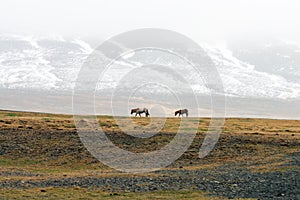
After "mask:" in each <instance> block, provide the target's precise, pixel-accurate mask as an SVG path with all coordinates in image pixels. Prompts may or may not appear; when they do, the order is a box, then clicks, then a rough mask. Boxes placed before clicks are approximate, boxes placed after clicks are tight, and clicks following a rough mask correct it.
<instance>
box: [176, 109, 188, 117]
mask: <svg viewBox="0 0 300 200" xmlns="http://www.w3.org/2000/svg"><path fill="white" fill-rule="evenodd" d="M177 114H179V116H178V117H180V115H182V116H183V114H185V116H186V117H188V116H189V111H188V109H182V110H177V111H175V117H176V115H177Z"/></svg>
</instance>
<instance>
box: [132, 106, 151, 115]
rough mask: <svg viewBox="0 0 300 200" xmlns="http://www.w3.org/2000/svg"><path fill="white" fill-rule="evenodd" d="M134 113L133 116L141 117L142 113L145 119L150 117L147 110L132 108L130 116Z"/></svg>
mask: <svg viewBox="0 0 300 200" xmlns="http://www.w3.org/2000/svg"><path fill="white" fill-rule="evenodd" d="M133 113H135V116H137V115H139V116H140V117H141V114H142V113H145V115H146V117H148V116H150V113H149V110H148V109H147V108H134V109H131V113H130V114H131V115H132V114H133Z"/></svg>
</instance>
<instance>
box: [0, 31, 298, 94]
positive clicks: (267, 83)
mask: <svg viewBox="0 0 300 200" xmlns="http://www.w3.org/2000/svg"><path fill="white" fill-rule="evenodd" d="M203 49H204V51H205V52H206V53H207V54H208V55H209V57H210V58H211V59H212V61H213V62H214V63H215V65H216V66H217V69H218V71H219V73H220V76H221V78H222V81H223V85H224V90H225V93H226V95H227V96H232V97H243V98H265V99H300V48H299V47H298V46H297V45H290V44H288V43H280V44H269V45H267V46H265V47H264V48H261V47H260V46H258V47H257V46H254V47H253V46H250V47H249V46H247V45H244V46H242V47H241V46H237V45H231V46H229V47H228V48H212V47H209V46H203ZM92 51H93V49H92V47H91V46H90V45H89V44H88V43H87V42H85V41H83V40H80V39H65V38H63V37H58V36H55V37H25V36H12V35H1V36H0V89H26V90H35V91H52V92H53V91H60V92H66V93H70V92H71V91H72V89H73V87H74V83H75V81H76V77H77V74H78V72H79V70H80V67H81V66H82V64H83V63H84V61H85V60H86V58H87V56H88V55H89V54H90V53H91V52H92ZM137 56H138V55H137ZM141 59H144V60H146V59H149V61H147V62H149V63H150V62H154V63H155V62H158V61H157V59H161V60H159V62H160V63H161V62H163V63H164V65H166V66H168V65H169V66H170V65H178V66H183V63H180V61H175V60H174V59H173V62H166V60H170V59H166V58H165V59H164V58H155V59H156V60H155V59H154V58H146V57H145V58H143V57H141V56H140V57H139V59H135V58H134V56H133V57H132V58H130V56H129V57H121V58H120V59H119V60H118V61H117V62H116V64H115V65H114V67H112V68H111V69H110V71H108V72H107V73H108V74H107V75H106V77H105V80H106V82H105V83H103V84H101V87H102V89H103V88H114V87H116V86H117V84H118V82H117V80H118V79H120V76H122V75H124V74H125V73H126V72H128V71H129V70H131V69H134V68H135V66H138V65H142V63H140V62H139V60H141ZM151 59H153V60H151ZM154 71H156V73H158V74H159V73H163V72H162V71H159V69H157V70H155V69H154ZM186 73H188V72H186ZM188 77H189V79H190V80H191V82H193V81H194V84H193V85H192V88H193V89H194V90H195V91H197V92H199V93H202V94H207V92H208V89H207V88H206V87H205V85H204V84H203V83H202V82H201V81H199V77H197V76H196V75H195V74H193V73H191V74H189V75H188ZM170 80H173V81H172V83H171V84H174V85H176V79H170ZM100 89H101V88H100Z"/></svg>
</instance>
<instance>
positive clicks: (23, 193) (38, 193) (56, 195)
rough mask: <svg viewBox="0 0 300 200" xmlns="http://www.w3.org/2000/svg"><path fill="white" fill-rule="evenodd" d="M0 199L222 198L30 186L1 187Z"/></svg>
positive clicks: (183, 192)
mask: <svg viewBox="0 0 300 200" xmlns="http://www.w3.org/2000/svg"><path fill="white" fill-rule="evenodd" d="M0 197H2V199H10V200H11V199H25V200H26V199H33V200H35V199H46V200H56V199H87V200H88V199H121V200H122V199H141V200H146V199H147V200H148V199H172V200H173V199H197V200H201V199H202V200H208V199H224V198H216V197H214V198H212V197H208V196H206V194H205V193H203V192H201V191H195V192H190V191H164V192H146V193H133V192H129V193H126V192H121V193H119V192H112V193H109V192H103V191H101V190H97V189H84V188H77V187H76V188H75V187H72V188H32V189H24V190H21V189H2V191H1V195H0Z"/></svg>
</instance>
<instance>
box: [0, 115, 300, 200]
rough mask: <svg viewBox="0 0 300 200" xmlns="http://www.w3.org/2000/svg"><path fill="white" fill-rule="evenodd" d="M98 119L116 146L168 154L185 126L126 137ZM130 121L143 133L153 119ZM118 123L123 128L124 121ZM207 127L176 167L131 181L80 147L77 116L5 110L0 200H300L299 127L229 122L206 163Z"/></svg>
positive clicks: (0, 128) (169, 124) (0, 130)
mask: <svg viewBox="0 0 300 200" xmlns="http://www.w3.org/2000/svg"><path fill="white" fill-rule="evenodd" d="M123 119H126V118H123ZM98 120H99V124H100V126H101V127H102V129H103V130H104V131H105V133H106V134H107V136H108V137H109V138H110V139H111V140H112V141H113V142H114V143H115V144H116V145H117V146H119V147H121V148H123V149H127V150H130V151H133V152H148V151H153V150H156V149H160V148H162V147H163V146H164V145H166V144H168V143H169V142H170V141H171V140H172V138H173V137H174V136H175V134H176V132H177V130H178V126H179V122H180V119H178V118H168V119H167V121H166V124H165V126H164V128H163V129H162V130H161V131H160V132H159V133H158V134H156V135H154V136H153V137H150V138H147V139H140V138H134V137H129V136H128V135H126V134H124V133H123V132H122V131H121V128H120V127H119V126H120V124H119V125H117V124H116V121H115V119H114V118H113V117H111V116H99V117H98ZM132 120H134V123H136V124H137V126H138V125H147V124H149V120H150V119H148V118H133V119H132ZM199 120H200V121H199ZM118 121H119V122H122V118H119V119H118ZM209 121H210V119H196V118H192V119H191V120H190V123H199V127H198V131H197V135H196V137H195V139H194V141H193V143H192V145H191V146H190V147H189V149H188V150H187V151H186V152H185V153H184V154H183V155H182V156H181V157H180V158H179V159H178V160H177V161H175V162H174V163H172V164H171V165H170V166H168V167H166V168H164V169H161V170H160V171H158V172H151V173H147V174H136V175H132V174H126V173H122V172H118V171H116V170H114V169H111V168H110V167H107V166H105V165H103V164H102V163H101V162H99V161H98V160H96V159H95V158H94V157H93V156H92V155H91V154H90V153H89V152H88V151H87V150H86V148H85V147H84V146H83V145H82V143H81V141H80V138H79V136H78V135H77V132H76V127H75V125H74V121H73V116H71V115H56V114H44V113H28V112H11V111H1V112H0V144H1V145H0V175H1V176H0V191H1V192H0V198H2V199H41V198H43V199H102V198H108V199H174V197H175V196H176V199H224V198H236V199H272V198H273V197H276V198H279V199H280V198H282V199H285V198H287V199H289V198H298V197H299V189H298V188H300V185H299V174H300V170H299V169H300V164H299V163H300V161H299V158H300V121H297V120H273V119H250V118H236V119H235V118H229V119H226V120H225V125H224V128H223V132H222V134H221V136H220V139H219V141H218V143H217V145H216V146H215V149H214V150H213V151H212V152H211V153H210V154H209V155H208V156H206V157H205V158H202V159H200V158H199V156H198V152H199V148H200V146H201V144H202V141H203V138H204V136H205V134H206V131H207V128H208V125H209ZM186 128H188V126H187V127H186ZM263 186H264V187H266V186H267V187H270V188H264V187H263Z"/></svg>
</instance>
